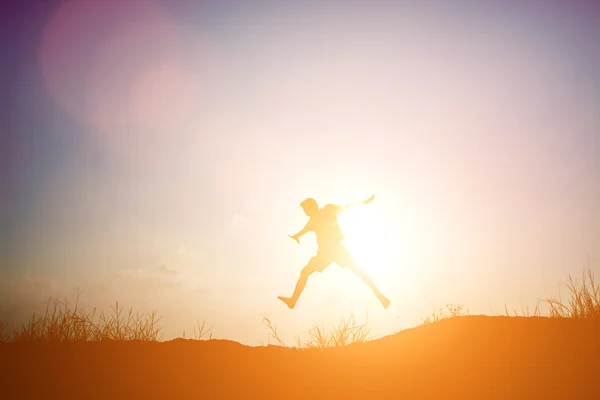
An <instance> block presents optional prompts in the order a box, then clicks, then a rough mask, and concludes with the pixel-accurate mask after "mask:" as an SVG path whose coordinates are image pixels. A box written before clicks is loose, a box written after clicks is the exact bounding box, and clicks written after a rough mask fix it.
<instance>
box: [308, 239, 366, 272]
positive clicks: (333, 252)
mask: <svg viewBox="0 0 600 400" xmlns="http://www.w3.org/2000/svg"><path fill="white" fill-rule="evenodd" d="M331 263H336V264H337V265H339V266H340V267H342V268H348V267H353V266H354V265H355V264H354V259H353V258H352V255H350V253H349V252H348V250H347V249H346V248H345V247H344V246H343V245H341V244H338V245H332V246H327V247H323V248H319V250H318V251H317V255H316V256H314V257H313V258H311V259H310V261H309V262H308V265H307V267H308V268H309V269H311V270H312V271H313V272H322V271H323V270H324V269H325V268H327V267H328V266H329V265H330V264H331Z"/></svg>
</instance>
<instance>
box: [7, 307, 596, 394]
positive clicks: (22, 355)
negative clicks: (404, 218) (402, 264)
mask: <svg viewBox="0 0 600 400" xmlns="http://www.w3.org/2000/svg"><path fill="white" fill-rule="evenodd" d="M0 371H1V373H0V377H1V379H0V380H1V381H2V385H1V387H2V389H1V391H2V396H3V397H4V396H5V395H6V396H7V397H6V398H278V399H292V398H298V399H301V398H305V399H308V398H311V399H312V398H328V399H331V398H371V397H374V398H402V399H407V398H413V399H424V398H435V399H455V398H456V399H459V398H460V399H467V398H472V399H491V398H497V399H517V398H519V399H598V398H600V321H599V320H598V319H570V318H546V317H528V318H525V317H504V316H495V317H488V316H463V317H457V318H449V319H443V320H441V321H439V322H436V323H432V324H426V325H422V326H419V327H416V328H412V329H407V330H404V331H401V332H399V333H397V334H394V335H390V336H386V337H384V338H381V339H378V340H374V341H370V342H366V343H356V344H352V345H350V346H346V347H337V348H327V349H322V350H321V349H294V348H283V347H278V346H264V347H250V346H244V345H242V344H240V343H237V342H232V341H227V340H207V341H198V340H185V339H176V340H172V341H168V342H144V341H135V340H128V341H103V342H99V343H91V342H79V343H78V342H75V343H65V342H59V343H48V342H37V341H34V342H12V343H4V344H1V345H0Z"/></svg>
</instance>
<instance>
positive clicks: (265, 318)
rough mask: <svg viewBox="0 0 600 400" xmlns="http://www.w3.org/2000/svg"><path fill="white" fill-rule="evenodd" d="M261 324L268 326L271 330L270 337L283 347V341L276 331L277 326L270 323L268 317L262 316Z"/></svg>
mask: <svg viewBox="0 0 600 400" xmlns="http://www.w3.org/2000/svg"><path fill="white" fill-rule="evenodd" d="M262 324H263V325H264V326H266V327H267V328H269V330H270V331H271V337H272V338H273V339H275V340H276V341H277V343H278V344H279V345H280V346H282V347H285V342H284V341H283V340H281V338H280V337H279V334H278V333H277V327H275V326H274V325H273V324H272V323H271V320H270V319H269V318H268V317H264V318H263V320H262Z"/></svg>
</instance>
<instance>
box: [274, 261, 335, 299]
mask: <svg viewBox="0 0 600 400" xmlns="http://www.w3.org/2000/svg"><path fill="white" fill-rule="evenodd" d="M325 267H327V264H326V261H325V260H324V259H323V258H322V257H321V256H319V255H318V254H317V255H316V256H314V257H313V258H311V259H310V261H309V262H308V264H307V265H306V266H305V267H304V268H302V271H301V272H300V277H299V278H298V282H296V287H295V288H294V293H293V294H292V297H283V296H279V297H278V299H279V300H281V301H283V302H284V303H285V304H287V306H288V307H289V308H292V309H293V308H294V307H295V306H296V302H297V301H298V298H299V297H300V295H301V294H302V291H303V290H304V288H305V287H306V282H307V281H308V277H309V276H310V275H311V274H312V273H313V272H320V271H322V270H323V269H324V268H325Z"/></svg>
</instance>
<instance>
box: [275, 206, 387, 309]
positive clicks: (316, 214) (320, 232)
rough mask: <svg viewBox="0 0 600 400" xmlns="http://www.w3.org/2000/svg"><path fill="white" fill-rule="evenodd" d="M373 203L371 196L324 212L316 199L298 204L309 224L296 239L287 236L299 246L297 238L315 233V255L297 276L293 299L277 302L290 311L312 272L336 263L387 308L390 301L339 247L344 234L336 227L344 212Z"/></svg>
mask: <svg viewBox="0 0 600 400" xmlns="http://www.w3.org/2000/svg"><path fill="white" fill-rule="evenodd" d="M374 199H375V195H373V196H371V197H370V198H368V199H367V200H363V201H360V202H358V203H354V204H348V205H345V206H340V205H337V204H328V205H326V206H325V207H323V208H319V206H318V204H317V202H316V201H315V199H311V198H308V199H306V200H304V201H303V202H302V203H300V206H301V207H302V209H303V210H304V213H305V214H306V215H307V216H308V217H310V220H309V221H308V223H307V224H306V225H305V226H304V228H302V230H301V231H300V232H298V233H296V234H295V235H289V236H290V237H291V238H292V239H294V240H295V241H296V242H298V243H300V240H299V239H300V237H301V236H302V235H304V234H305V233H308V232H311V231H312V232H314V233H315V235H316V236H317V245H318V250H317V255H316V256H314V257H313V258H311V259H310V261H309V262H308V264H307V265H306V266H305V267H304V268H303V269H302V272H300V278H298V283H296V288H295V289H294V294H292V297H283V296H279V297H278V299H279V300H281V301H283V302H284V303H285V304H287V306H288V307H289V308H292V309H293V308H294V307H295V306H296V302H297V301H298V297H300V294H301V293H302V291H303V290H304V287H305V286H306V282H307V280H308V277H309V276H310V275H311V274H312V273H313V272H322V271H323V270H325V268H327V266H329V264H331V263H333V262H335V263H336V264H338V265H339V266H340V267H342V268H347V269H349V270H350V271H352V272H353V273H354V274H355V275H356V276H358V277H359V278H360V279H362V281H363V282H364V283H366V284H367V285H368V286H369V287H370V288H371V290H373V293H374V294H375V296H377V298H378V299H379V301H380V302H381V305H383V307H384V308H388V306H389V305H390V300H389V299H388V298H387V297H385V296H384V295H383V293H381V292H380V291H379V289H377V286H375V283H374V282H373V280H372V279H371V277H369V275H368V274H367V273H366V272H365V271H363V270H362V269H360V268H359V267H358V266H357V265H356V262H354V259H353V258H352V256H351V255H350V253H348V250H346V248H345V247H344V246H343V245H342V242H343V241H344V234H343V233H342V230H341V228H340V226H339V224H338V220H337V216H338V215H339V214H341V213H342V212H344V211H345V210H346V209H348V208H350V207H353V206H356V205H364V204H370V203H371V202H372V201H373V200H374Z"/></svg>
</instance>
